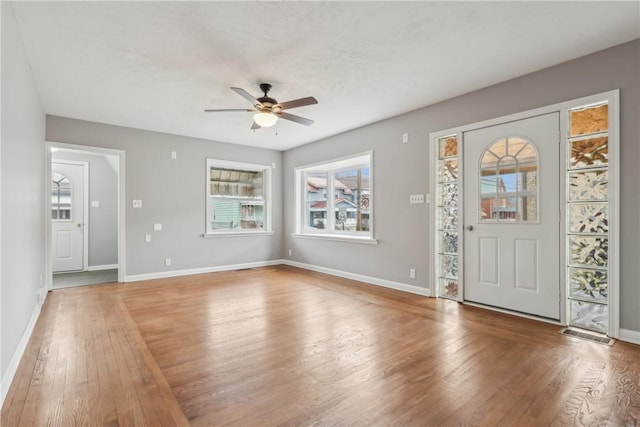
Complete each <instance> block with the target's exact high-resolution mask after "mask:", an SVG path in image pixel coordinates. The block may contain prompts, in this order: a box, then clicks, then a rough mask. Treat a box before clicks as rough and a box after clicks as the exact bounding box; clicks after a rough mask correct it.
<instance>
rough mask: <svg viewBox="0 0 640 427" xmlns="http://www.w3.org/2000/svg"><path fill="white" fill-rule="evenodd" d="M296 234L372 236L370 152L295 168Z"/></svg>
mask: <svg viewBox="0 0 640 427" xmlns="http://www.w3.org/2000/svg"><path fill="white" fill-rule="evenodd" d="M296 179H297V183H298V194H297V200H298V203H297V210H298V227H297V228H298V234H307V235H316V236H320V235H333V236H342V237H347V236H351V237H356V238H372V237H373V230H372V228H373V212H372V211H373V209H372V206H373V205H372V174H371V153H367V154H363V155H359V156H356V157H351V158H347V159H342V160H337V161H333V162H331V163H323V164H318V165H313V166H307V167H302V168H298V169H296Z"/></svg>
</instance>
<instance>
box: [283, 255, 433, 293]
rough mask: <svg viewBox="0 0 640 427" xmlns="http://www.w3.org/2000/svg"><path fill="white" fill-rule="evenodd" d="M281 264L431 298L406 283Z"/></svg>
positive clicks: (284, 261)
mask: <svg viewBox="0 0 640 427" xmlns="http://www.w3.org/2000/svg"><path fill="white" fill-rule="evenodd" d="M281 263H282V264H285V265H290V266H292V267H298V268H304V269H305V270H311V271H317V272H319V273H325V274H331V275H332V276H338V277H344V278H345V279H352V280H357V281H359V282H365V283H369V284H372V285H376V286H382V287H385V288H391V289H395V290H397V291H404V292H410V293H412V294H417V295H422V296H425V297H429V296H431V291H430V290H429V289H427V288H421V287H419V286H415V285H409V284H406V283H400V282H394V281H391V280H386V279H379V278H377V277H371V276H365V275H362V274H355V273H349V272H346V271H341V270H334V269H333V268H327V267H318V266H316V265H311V264H305V263H302V262H297V261H291V260H287V259H283V260H281Z"/></svg>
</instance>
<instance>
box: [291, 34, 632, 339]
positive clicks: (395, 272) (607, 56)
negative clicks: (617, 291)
mask: <svg viewBox="0 0 640 427" xmlns="http://www.w3.org/2000/svg"><path fill="white" fill-rule="evenodd" d="M618 88H619V89H620V97H621V101H620V104H621V148H620V151H621V170H620V173H621V174H620V176H621V224H620V227H621V228H620V229H621V232H622V233H621V234H622V236H621V259H620V266H621V279H620V280H621V284H620V286H621V324H620V326H621V328H624V329H629V330H633V331H640V310H638V306H640V281H639V280H638V277H640V259H639V256H638V254H639V253H640V221H639V220H638V218H639V216H640V187H639V186H638V183H639V182H640V168H638V162H639V161H640V148H639V147H640V143H639V142H640V129H639V122H640V120H639V119H638V118H639V117H640V101H639V100H640V40H635V41H633V42H629V43H625V44H623V45H620V46H616V47H613V48H611V49H607V50H605V51H602V52H598V53H595V54H592V55H589V56H586V57H583V58H579V59H576V60H573V61H570V62H567V63H563V64H560V65H558V66H555V67H551V68H548V69H544V70H541V71H538V72H535V73H532V74H529V75H526V76H523V77H520V78H517V79H514V80H510V81H507V82H504V83H500V84H497V85H495V86H492V87H489V88H486V89H483V90H479V91H476V92H472V93H469V94H466V95H463V96H460V97H457V98H454V99H451V100H448V101H445V102H442V103H438V104H435V105H432V106H429V107H426V108H423V109H420V110H417V111H414V112H411V113H408V114H404V115H402V116H398V117H395V118H392V119H389V120H386V121H383V122H379V123H375V124H373V125H370V126H366V127H363V128H360V129H356V130H354V131H351V132H347V133H344V134H341V135H338V136H335V137H332V138H328V139H326V140H323V141H319V142H316V143H313V144H308V145H305V146H303V147H299V148H296V149H292V150H289V151H287V152H285V155H284V169H285V175H284V215H285V229H284V231H285V240H284V245H285V247H284V249H285V250H287V249H291V250H292V251H293V256H292V257H291V259H292V260H295V261H299V262H305V263H309V264H313V265H316V266H322V267H328V268H334V269H337V270H342V271H347V272H351V273H357V274H364V275H368V276H373V277H376V278H381V279H386V280H392V281H397V282H401V283H408V284H412V285H416V286H421V287H427V284H428V283H429V277H430V274H431V273H430V272H429V271H428V261H429V258H430V254H429V251H428V242H429V239H430V238H431V236H430V230H429V224H428V219H429V213H428V209H429V205H427V204H424V205H409V203H408V196H409V194H420V193H428V192H429V180H430V178H431V172H430V170H429V166H428V165H430V159H429V158H428V138H429V133H430V132H436V131H440V130H444V129H448V128H452V127H455V126H459V125H465V124H470V123H474V122H478V121H482V120H487V119H491V118H495V117H500V116H504V115H508V114H512V113H516V112H520V111H525V110H529V109H533V108H537V107H543V106H546V105H551V104H555V103H559V102H563V101H567V100H571V99H575V98H580V97H583V96H588V95H592V94H596V93H600V92H606V91H609V90H613V89H618ZM405 132H406V133H409V143H407V144H402V138H401V136H402V134H403V133H405ZM366 150H373V151H374V186H375V188H374V203H375V207H374V209H375V210H374V215H375V219H374V223H375V237H376V238H377V239H379V240H380V243H379V245H377V246H369V245H361V244H354V243H342V242H334V241H317V240H308V239H301V238H295V237H292V236H291V233H293V232H294V231H295V224H294V217H293V212H294V173H293V169H294V168H295V167H297V166H301V165H304V164H308V163H315V162H319V161H322V160H330V159H333V158H337V157H342V156H345V155H348V154H352V153H359V152H362V151H366ZM285 254H286V252H284V253H283V255H285ZM409 268H416V269H417V277H416V279H415V280H414V279H409V278H408V272H409Z"/></svg>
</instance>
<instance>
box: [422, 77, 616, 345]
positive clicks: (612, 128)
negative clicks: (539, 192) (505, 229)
mask: <svg viewBox="0 0 640 427" xmlns="http://www.w3.org/2000/svg"><path fill="white" fill-rule="evenodd" d="M604 101H606V102H608V103H609V160H608V161H609V169H608V170H609V220H610V222H609V247H608V254H609V256H608V259H609V285H608V286H609V287H608V292H609V301H608V306H609V332H608V335H609V336H610V337H612V338H618V337H619V333H620V285H619V281H620V255H619V254H620V148H619V147H620V119H619V117H620V115H619V111H620V90H619V89H615V90H612V91H608V92H602V93H598V94H594V95H590V96H586V97H582V98H577V99H572V100H568V101H564V102H560V103H557V104H552V105H548V106H544V107H540V108H535V109H531V110H527V111H522V112H519V113H515V114H510V115H506V116H502V117H497V118H493V119H489V120H483V121H480V122H475V123H470V124H467V125H463V126H458V127H454V128H449V129H445V130H441V131H438V132H432V133H430V134H429V150H428V155H429V159H428V160H427V162H428V163H427V164H429V165H430V166H431V170H432V172H431V174H430V176H429V182H430V185H429V187H430V190H429V191H430V194H432V195H434V196H435V195H436V194H437V193H436V186H437V182H436V181H437V179H436V177H435V174H436V173H437V171H438V168H437V166H438V146H437V144H438V139H439V138H443V137H446V136H457V138H458V164H459V165H463V158H464V133H465V132H468V131H472V130H477V129H481V128H484V127H490V126H496V125H500V124H503V123H507V122H512V121H517V120H522V119H526V118H529V117H533V116H539V115H544V114H549V113H553V112H559V113H560V147H559V155H560V159H559V160H560V161H559V168H560V170H559V172H560V176H561V177H564V178H562V179H561V180H560V181H561V182H560V185H561V186H562V188H561V189H560V201H559V204H560V212H559V215H560V216H559V218H560V234H561V235H560V237H561V238H560V251H561V252H560V253H561V256H560V260H559V263H560V271H561V274H560V301H561V304H560V322H559V323H560V324H562V325H567V324H568V319H567V305H568V298H567V283H566V273H565V274H563V273H562V272H563V271H564V272H566V270H567V265H568V259H567V254H566V252H567V251H566V249H565V246H566V243H565V242H566V237H565V236H566V221H563V220H562V219H563V218H566V206H567V203H566V201H567V192H568V185H567V178H566V175H567V173H566V171H567V168H566V155H564V153H566V152H567V151H566V150H567V149H568V138H567V134H568V132H567V129H568V111H569V110H570V109H572V108H577V107H581V106H585V105H589V104H596V103H598V102H604ZM463 169H464V168H463V167H460V166H459V168H458V182H459V186H460V187H459V193H458V219H459V220H458V236H459V237H458V256H459V264H458V282H459V284H460V286H458V302H464V280H465V279H464V265H465V263H464V233H463V229H464V218H463V216H462V215H463V212H464V204H463V199H464V197H463V195H462V194H463V192H464V189H463V188H462V183H463V182H464V170H463ZM434 198H435V197H434ZM436 209H437V202H436V200H433V203H431V207H430V210H429V215H430V218H429V224H430V227H429V229H430V231H431V234H430V238H429V254H430V255H429V260H428V265H429V268H430V271H431V274H430V277H429V289H430V292H431V295H433V296H437V295H438V287H437V282H438V278H437V277H436V274H437V269H436V258H437V256H438V254H437V243H436V240H437V239H438V225H437V224H436V219H437V215H436ZM470 305H473V304H470ZM482 307H484V308H487V309H491V310H495V311H502V312H507V313H510V314H513V315H517V316H521V317H528V318H532V319H536V320H542V321H549V320H546V319H543V318H540V317H537V316H530V315H526V314H523V313H517V312H513V311H509V310H502V309H497V308H492V307H487V306H482ZM549 322H551V323H557V322H552V321H549Z"/></svg>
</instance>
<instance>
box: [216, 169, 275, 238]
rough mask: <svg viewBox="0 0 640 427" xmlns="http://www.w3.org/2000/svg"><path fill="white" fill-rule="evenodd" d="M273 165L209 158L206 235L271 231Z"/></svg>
mask: <svg viewBox="0 0 640 427" xmlns="http://www.w3.org/2000/svg"><path fill="white" fill-rule="evenodd" d="M270 189H271V167H270V166H266V165H258V164H251V163H241V162H231V161H225V160H215V159H207V229H206V234H208V235H215V234H224V233H263V232H270V231H271V209H270Z"/></svg>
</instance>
